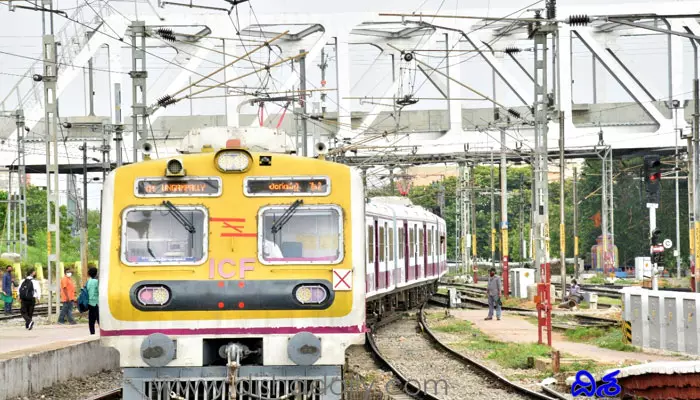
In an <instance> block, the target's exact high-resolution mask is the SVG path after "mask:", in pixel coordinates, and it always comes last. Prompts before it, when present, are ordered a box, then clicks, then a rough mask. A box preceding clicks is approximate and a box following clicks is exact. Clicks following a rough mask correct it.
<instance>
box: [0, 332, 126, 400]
mask: <svg viewBox="0 0 700 400" xmlns="http://www.w3.org/2000/svg"><path fill="white" fill-rule="evenodd" d="M118 368H119V353H118V352H117V351H116V350H114V349H111V348H106V347H102V346H101V345H100V341H99V334H95V335H90V332H89V330H88V326H87V324H77V325H67V326H65V325H36V326H35V327H34V329H32V330H31V331H29V330H27V329H25V328H24V326H23V325H21V326H4V327H0V388H1V389H0V400H6V399H11V398H14V397H17V396H27V397H31V394H32V393H37V392H39V391H41V390H42V389H43V388H46V387H49V386H52V385H53V384H56V383H59V382H63V381H66V380H68V379H71V378H77V377H85V376H90V375H94V374H96V373H98V372H100V371H105V370H112V369H118Z"/></svg>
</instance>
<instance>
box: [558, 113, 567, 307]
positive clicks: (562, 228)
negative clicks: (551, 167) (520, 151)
mask: <svg viewBox="0 0 700 400" xmlns="http://www.w3.org/2000/svg"><path fill="white" fill-rule="evenodd" d="M564 167H565V163H564V111H559V259H560V260H561V262H560V264H561V265H560V272H561V298H562V299H563V298H564V296H566V225H565V223H566V217H565V215H564V198H565V193H564V181H565V179H564V174H565V173H566V169H565V168H564Z"/></svg>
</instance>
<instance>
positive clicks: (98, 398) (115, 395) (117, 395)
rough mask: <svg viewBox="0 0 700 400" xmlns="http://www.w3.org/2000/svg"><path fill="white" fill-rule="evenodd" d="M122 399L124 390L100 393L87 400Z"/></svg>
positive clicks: (118, 389)
mask: <svg viewBox="0 0 700 400" xmlns="http://www.w3.org/2000/svg"><path fill="white" fill-rule="evenodd" d="M121 398H122V388H117V389H112V390H108V391H106V392H102V393H99V394H97V395H95V396H93V397H90V398H87V399H85V400H120V399H121Z"/></svg>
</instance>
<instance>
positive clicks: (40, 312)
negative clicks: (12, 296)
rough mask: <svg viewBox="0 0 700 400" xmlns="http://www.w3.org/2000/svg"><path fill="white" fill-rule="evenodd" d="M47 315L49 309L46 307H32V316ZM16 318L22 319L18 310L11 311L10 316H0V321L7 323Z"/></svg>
mask: <svg viewBox="0 0 700 400" xmlns="http://www.w3.org/2000/svg"><path fill="white" fill-rule="evenodd" d="M48 314H49V307H48V306H39V307H34V315H35V316H37V315H40V316H46V315H48ZM17 318H22V314H20V312H19V309H13V310H12V314H10V315H0V321H8V320H11V319H17Z"/></svg>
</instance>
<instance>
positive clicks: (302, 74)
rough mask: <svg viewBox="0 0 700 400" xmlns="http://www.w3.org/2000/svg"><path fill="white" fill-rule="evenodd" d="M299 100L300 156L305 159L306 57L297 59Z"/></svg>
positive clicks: (306, 136) (307, 146)
mask: <svg viewBox="0 0 700 400" xmlns="http://www.w3.org/2000/svg"><path fill="white" fill-rule="evenodd" d="M304 53H306V51H305V50H304V49H301V50H299V54H304ZM299 90H300V93H299V100H300V101H301V112H302V114H301V155H302V156H304V157H306V156H307V155H308V151H309V145H308V140H309V137H308V134H309V132H308V130H307V125H306V56H302V57H300V58H299Z"/></svg>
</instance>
